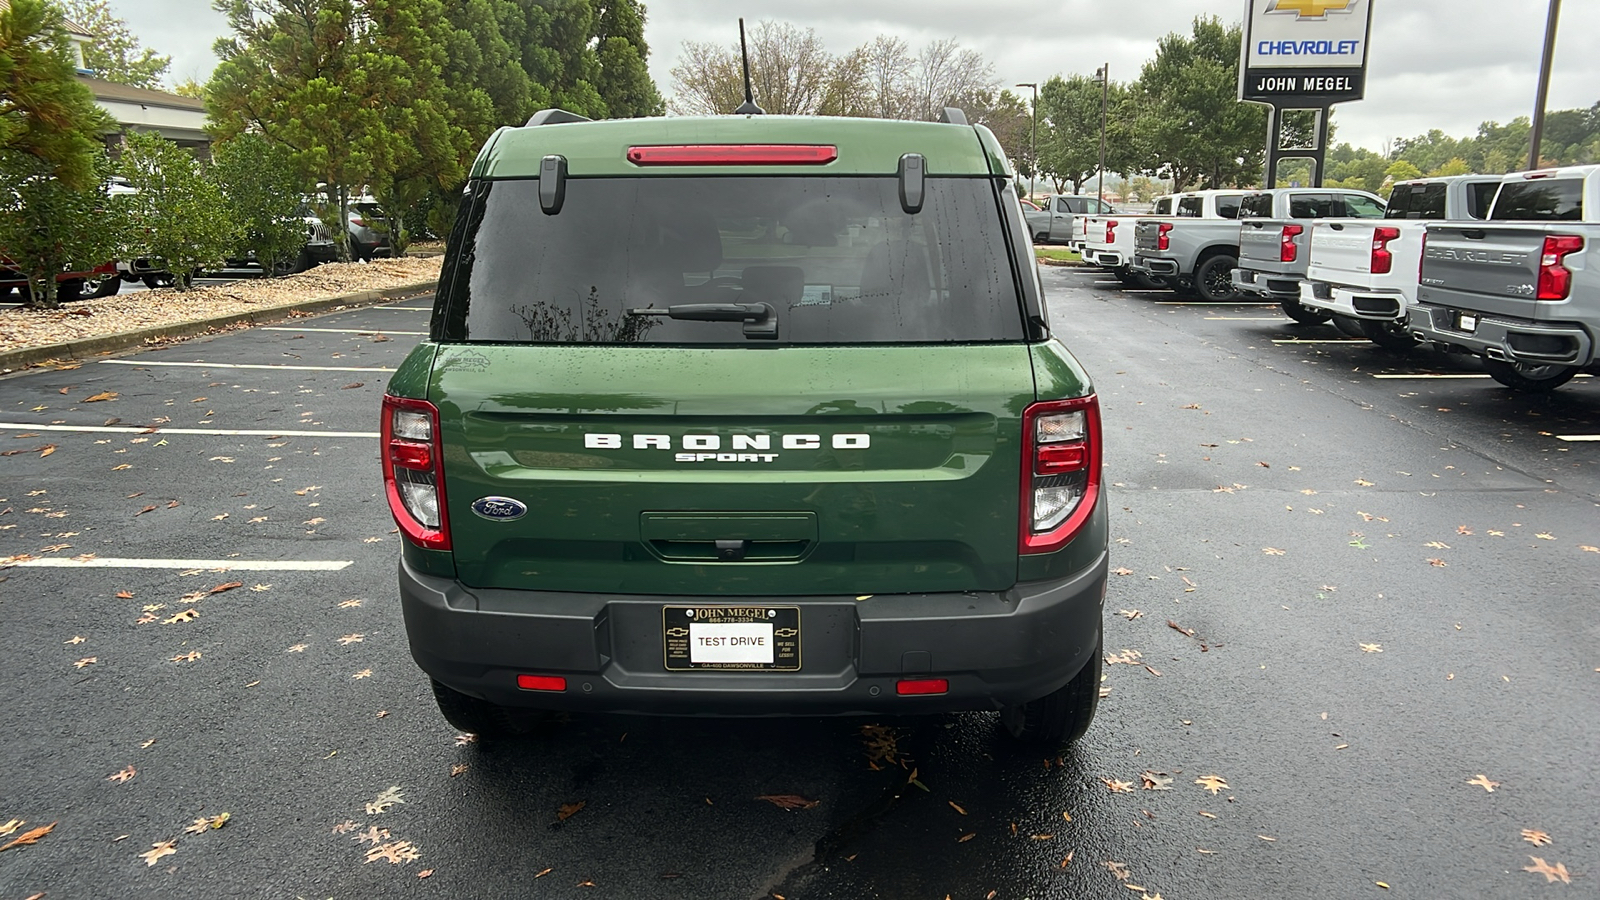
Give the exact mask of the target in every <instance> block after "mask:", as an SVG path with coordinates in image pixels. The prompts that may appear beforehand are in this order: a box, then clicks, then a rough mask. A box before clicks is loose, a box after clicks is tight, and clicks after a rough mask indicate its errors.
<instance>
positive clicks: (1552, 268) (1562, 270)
mask: <svg viewBox="0 0 1600 900" xmlns="http://www.w3.org/2000/svg"><path fill="white" fill-rule="evenodd" d="M1582 249H1583V238H1581V237H1579V236H1577V235H1575V234H1552V235H1550V236H1549V237H1546V238H1545V239H1544V252H1543V253H1541V254H1539V299H1540V300H1565V299H1567V295H1569V294H1571V293H1572V270H1571V269H1568V268H1567V267H1566V266H1564V265H1562V263H1564V262H1565V261H1566V258H1567V256H1568V255H1570V254H1573V253H1577V252H1578V251H1579V250H1582Z"/></svg>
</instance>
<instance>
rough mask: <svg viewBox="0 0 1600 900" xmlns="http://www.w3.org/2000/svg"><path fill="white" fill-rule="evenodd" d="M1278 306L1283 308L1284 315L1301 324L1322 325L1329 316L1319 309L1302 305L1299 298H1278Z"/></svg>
mask: <svg viewBox="0 0 1600 900" xmlns="http://www.w3.org/2000/svg"><path fill="white" fill-rule="evenodd" d="M1278 306H1279V308H1281V309H1282V310H1283V314H1284V315H1286V316H1288V317H1289V318H1291V319H1293V320H1295V321H1296V322H1299V323H1300V324H1301V325H1322V324H1325V323H1326V322H1327V321H1328V319H1329V318H1330V317H1329V316H1328V314H1327V313H1324V312H1322V311H1321V310H1317V309H1312V308H1310V307H1309V306H1302V305H1301V304H1300V301H1299V300H1280V301H1278Z"/></svg>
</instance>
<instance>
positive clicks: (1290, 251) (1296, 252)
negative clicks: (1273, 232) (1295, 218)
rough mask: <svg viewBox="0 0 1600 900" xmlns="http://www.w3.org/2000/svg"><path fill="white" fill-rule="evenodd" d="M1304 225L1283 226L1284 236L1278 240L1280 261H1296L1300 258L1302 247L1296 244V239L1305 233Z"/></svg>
mask: <svg viewBox="0 0 1600 900" xmlns="http://www.w3.org/2000/svg"><path fill="white" fill-rule="evenodd" d="M1305 230H1306V229H1305V226H1304V225H1285V226H1283V237H1282V238H1281V239H1279V241H1278V261H1279V262H1294V261H1295V260H1297V259H1299V258H1300V248H1299V247H1298V246H1296V245H1295V242H1294V239H1295V238H1297V237H1299V236H1300V235H1301V234H1303V233H1305Z"/></svg>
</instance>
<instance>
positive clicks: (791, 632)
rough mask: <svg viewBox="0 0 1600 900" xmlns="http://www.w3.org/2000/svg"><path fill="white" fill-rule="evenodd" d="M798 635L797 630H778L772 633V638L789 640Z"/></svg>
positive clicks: (798, 631) (798, 630)
mask: <svg viewBox="0 0 1600 900" xmlns="http://www.w3.org/2000/svg"><path fill="white" fill-rule="evenodd" d="M799 633H800V629H798V628H779V629H778V630H777V631H774V632H773V633H772V635H773V637H781V638H791V637H794V636H795V635H797V634H799Z"/></svg>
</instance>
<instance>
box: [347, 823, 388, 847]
mask: <svg viewBox="0 0 1600 900" xmlns="http://www.w3.org/2000/svg"><path fill="white" fill-rule="evenodd" d="M388 839H389V829H387V828H379V827H378V826H376V825H369V826H367V830H366V831H363V832H361V833H360V834H358V835H356V836H355V837H353V838H351V840H353V841H355V842H356V843H358V844H371V845H372V846H374V847H376V846H378V845H379V844H381V843H383V842H384V841H387V840H388Z"/></svg>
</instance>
